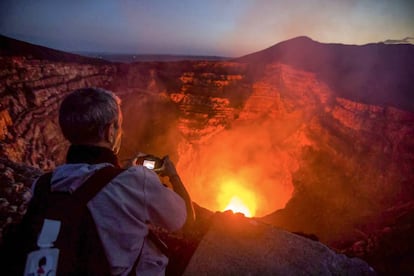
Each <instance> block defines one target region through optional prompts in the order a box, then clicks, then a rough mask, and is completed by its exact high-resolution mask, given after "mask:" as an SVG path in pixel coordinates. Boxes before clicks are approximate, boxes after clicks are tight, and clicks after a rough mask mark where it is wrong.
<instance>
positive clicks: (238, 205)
mask: <svg viewBox="0 0 414 276" xmlns="http://www.w3.org/2000/svg"><path fill="white" fill-rule="evenodd" d="M227 210H231V211H233V213H242V214H244V215H245V216H246V217H251V216H252V214H251V213H250V210H249V207H247V206H246V205H245V204H244V203H243V201H242V200H241V199H240V198H239V197H237V196H234V197H232V198H231V200H230V203H229V205H227V207H226V208H224V211H227Z"/></svg>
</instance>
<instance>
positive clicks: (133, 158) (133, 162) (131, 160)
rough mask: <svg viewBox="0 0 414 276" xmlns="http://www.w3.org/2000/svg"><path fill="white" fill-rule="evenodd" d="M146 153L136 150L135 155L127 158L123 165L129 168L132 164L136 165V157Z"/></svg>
mask: <svg viewBox="0 0 414 276" xmlns="http://www.w3.org/2000/svg"><path fill="white" fill-rule="evenodd" d="M147 155H148V154H146V153H142V152H138V153H137V155H135V156H134V157H132V158H131V159H128V161H127V162H126V163H125V165H124V167H125V168H129V167H132V166H136V165H137V161H138V159H139V158H140V157H144V156H147Z"/></svg>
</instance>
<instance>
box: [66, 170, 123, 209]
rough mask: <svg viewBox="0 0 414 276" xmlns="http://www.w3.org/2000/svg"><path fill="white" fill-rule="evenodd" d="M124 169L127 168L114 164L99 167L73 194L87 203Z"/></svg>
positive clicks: (81, 202) (80, 202)
mask: <svg viewBox="0 0 414 276" xmlns="http://www.w3.org/2000/svg"><path fill="white" fill-rule="evenodd" d="M123 171H125V170H124V169H120V168H115V167H112V166H106V167H104V168H102V169H99V170H98V171H97V172H95V173H94V174H93V175H92V176H90V177H89V178H88V179H87V180H86V181H85V183H84V184H83V185H82V186H80V187H79V188H78V189H77V190H76V191H75V192H74V193H73V194H72V196H73V197H75V198H76V199H77V200H78V201H79V204H82V205H85V204H87V203H88V202H89V201H90V200H91V199H92V198H94V197H95V195H96V194H97V193H98V192H99V191H100V190H102V188H103V187H104V186H106V185H107V184H108V183H109V182H110V181H111V180H112V179H113V178H115V177H116V176H117V175H118V174H120V173H121V172H123Z"/></svg>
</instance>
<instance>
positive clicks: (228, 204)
mask: <svg viewBox="0 0 414 276" xmlns="http://www.w3.org/2000/svg"><path fill="white" fill-rule="evenodd" d="M220 190H221V192H220V194H219V196H218V202H219V205H220V206H221V208H220V209H221V210H223V211H227V210H231V211H233V212H234V213H243V214H244V215H245V216H246V217H253V216H254V215H255V214H256V199H255V196H254V194H253V193H252V192H251V191H249V190H247V189H245V188H244V187H243V186H241V185H238V184H237V183H236V182H235V181H226V182H225V184H223V185H222V186H221V189H220Z"/></svg>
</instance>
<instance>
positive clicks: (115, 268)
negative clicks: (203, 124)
mask: <svg viewBox="0 0 414 276" xmlns="http://www.w3.org/2000/svg"><path fill="white" fill-rule="evenodd" d="M59 124H60V127H61V130H62V132H63V135H64V136H65V138H66V139H68V140H69V142H70V143H71V146H70V148H69V150H68V153H67V160H66V164H64V165H62V166H59V167H57V168H56V169H55V170H54V172H53V176H52V179H51V189H52V191H64V192H67V191H69V192H73V191H75V190H76V189H78V188H79V187H81V186H82V184H83V183H84V182H85V181H86V180H87V179H88V178H89V177H90V176H92V175H93V174H94V173H95V172H96V171H97V170H99V169H101V168H103V167H105V166H115V167H118V166H119V165H118V160H117V153H118V151H119V148H120V144H121V136H122V114H121V109H120V99H119V98H118V97H117V96H116V95H115V94H113V93H112V92H109V91H106V90H103V89H99V88H85V89H80V90H77V91H74V92H73V93H71V94H69V95H68V96H67V97H66V98H65V99H64V100H63V102H62V104H61V107H60V111H59ZM162 173H163V174H164V175H166V176H168V177H169V179H170V182H171V184H172V186H173V190H174V191H173V190H171V189H168V188H166V187H165V186H164V185H162V183H161V182H160V180H159V178H158V176H157V174H155V173H154V172H153V171H151V170H149V169H147V168H145V167H143V166H131V167H129V168H128V169H126V170H125V171H123V172H122V173H120V174H119V175H118V176H116V177H115V178H114V179H112V180H111V181H110V182H109V183H108V184H107V185H106V186H104V188H102V190H100V191H99V192H98V193H97V195H96V196H95V197H94V198H93V199H92V200H91V201H89V203H88V209H89V211H90V213H91V215H92V217H93V220H94V222H95V224H96V228H97V232H98V235H99V237H100V239H101V241H102V244H103V247H104V250H105V253H106V257H107V259H108V262H109V264H110V267H111V274H113V275H127V274H128V273H130V271H131V270H132V269H133V267H134V264H135V263H136V261H137V259H139V262H138V264H137V265H136V274H139V275H160V274H161V275H163V274H164V272H165V267H166V265H167V262H168V258H167V257H166V256H164V255H163V254H162V253H161V251H160V250H159V249H158V248H157V247H156V246H155V244H154V243H152V242H151V240H149V239H146V236H147V235H148V224H153V225H157V226H161V227H163V228H166V229H167V230H171V231H175V230H178V229H180V228H181V227H182V226H183V225H184V224H190V223H191V222H192V221H193V220H194V211H193V208H192V204H191V200H190V197H189V195H188V193H187V191H186V189H185V187H184V186H183V184H182V183H181V181H180V178H179V177H178V175H177V171H176V170H175V167H174V165H173V163H172V162H171V161H170V160H169V158H168V157H167V158H165V161H164V166H163V168H162Z"/></svg>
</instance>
